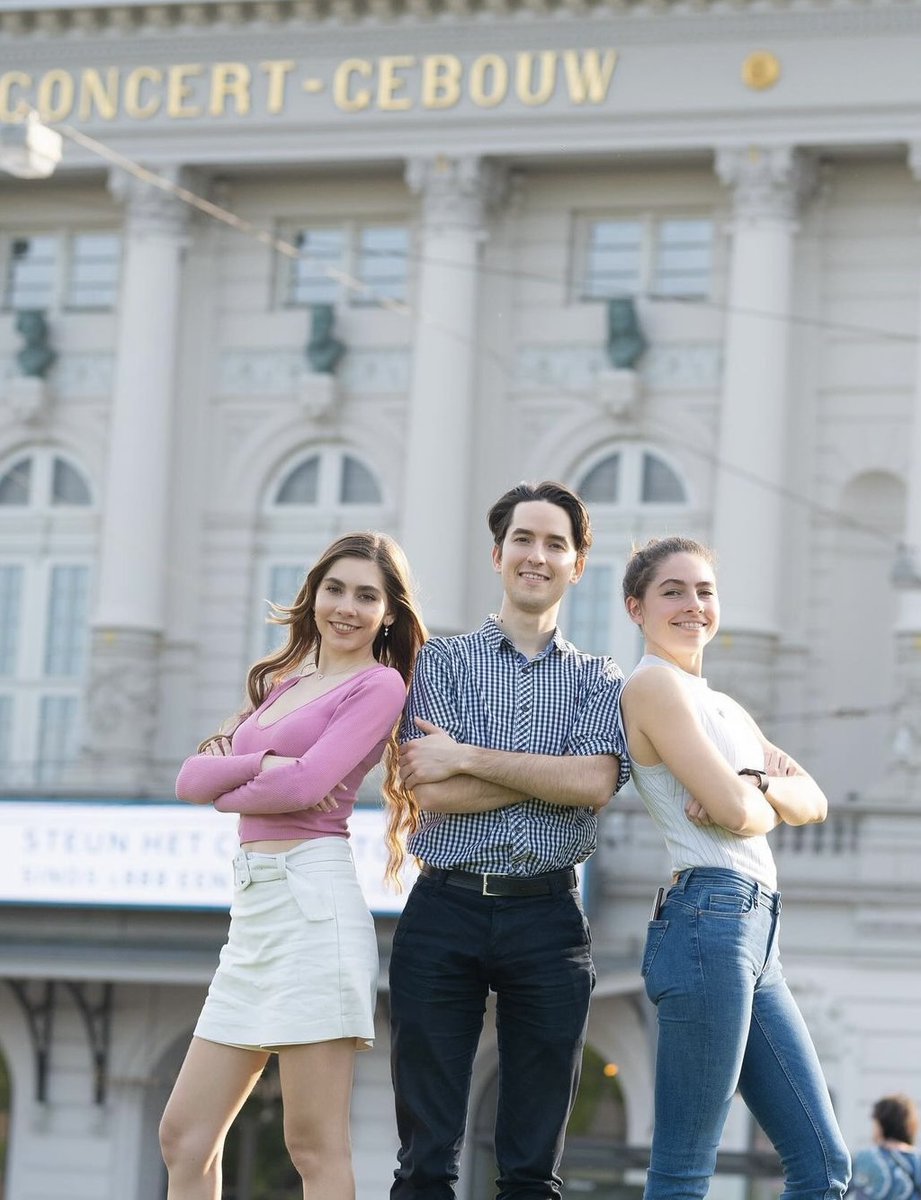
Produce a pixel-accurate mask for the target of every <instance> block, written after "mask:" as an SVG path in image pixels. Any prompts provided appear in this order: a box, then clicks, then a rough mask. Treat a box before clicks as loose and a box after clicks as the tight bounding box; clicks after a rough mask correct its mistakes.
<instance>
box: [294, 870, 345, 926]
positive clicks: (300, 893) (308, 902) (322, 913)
mask: <svg viewBox="0 0 921 1200" xmlns="http://www.w3.org/2000/svg"><path fill="white" fill-rule="evenodd" d="M287 880H288V887H289V888H290V889H291V895H292V896H293V897H294V899H295V902H296V903H297V906H298V908H299V909H300V910H301V912H302V913H303V914H304V916H305V917H306V918H307V920H308V921H331V920H332V919H333V917H334V916H335V915H336V906H335V904H334V902H333V894H332V889H331V888H330V886H329V884H328V883H326V882H323V881H320V880H316V879H304V878H302V877H301V876H299V875H296V874H295V873H294V872H292V871H289V872H288V873H287Z"/></svg>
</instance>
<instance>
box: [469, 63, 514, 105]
mask: <svg viewBox="0 0 921 1200" xmlns="http://www.w3.org/2000/svg"><path fill="white" fill-rule="evenodd" d="M469 89H470V99H471V100H472V101H473V103H474V104H475V105H477V107H478V108H495V107H496V105H497V104H501V103H502V101H503V100H504V99H505V97H506V95H507V94H508V64H507V63H506V61H505V59H504V58H503V57H502V55H501V54H481V55H480V57H479V58H475V59H474V60H473V65H472V66H471V67H470V83H469Z"/></svg>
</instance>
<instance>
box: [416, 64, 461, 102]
mask: <svg viewBox="0 0 921 1200" xmlns="http://www.w3.org/2000/svg"><path fill="white" fill-rule="evenodd" d="M463 70H464V68H463V65H462V63H461V60H460V59H459V58H458V57H457V55H456V54H427V55H426V56H425V58H423V60H422V107H423V108H453V107H454V105H455V104H456V103H457V102H458V100H460V96H461V76H462V75H463Z"/></svg>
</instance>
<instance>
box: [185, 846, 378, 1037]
mask: <svg viewBox="0 0 921 1200" xmlns="http://www.w3.org/2000/svg"><path fill="white" fill-rule="evenodd" d="M233 868H234V893H233V904H232V906H231V909H230V931H229V933H228V935H227V944H226V945H225V946H224V948H223V950H222V951H221V957H220V962H219V964H218V968H217V972H216V973H215V976H214V979H213V980H212V981H211V987H210V988H209V989H208V998H207V999H206V1000H205V1006H204V1008H203V1009H202V1012H201V1016H200V1017H199V1019H198V1024H197V1025H196V1026H195V1036H196V1037H200V1038H204V1039H206V1040H207V1041H209V1042H220V1043H222V1044H224V1045H228V1046H241V1047H243V1048H244V1049H247V1050H271V1049H274V1048H277V1047H278V1046H292V1045H295V1046H300V1045H305V1044H307V1043H309V1042H329V1041H333V1040H335V1039H337V1038H355V1039H356V1049H359V1050H369V1049H370V1048H371V1046H372V1045H373V1041H374V1003H375V999H376V996H377V982H378V969H379V968H378V954H377V937H376V936H375V932H374V920H373V918H372V917H371V914H370V913H369V912H368V906H367V904H366V903H365V900H364V896H363V895H362V893H361V888H360V887H359V886H358V879H357V876H356V874H355V866H354V863H353V862H352V852H351V850H350V849H349V844H348V842H347V841H345V839H344V838H316V839H313V840H310V841H306V842H303V843H302V844H301V845H300V846H296V847H295V848H294V849H293V850H289V851H287V852H286V853H284V854H257V853H251V852H247V851H243V850H241V851H240V853H239V854H237V856H236V857H235V858H234V860H233Z"/></svg>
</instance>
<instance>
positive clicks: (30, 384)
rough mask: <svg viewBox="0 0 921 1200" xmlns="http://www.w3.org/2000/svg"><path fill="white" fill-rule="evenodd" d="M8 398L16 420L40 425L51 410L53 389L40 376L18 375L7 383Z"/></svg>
mask: <svg viewBox="0 0 921 1200" xmlns="http://www.w3.org/2000/svg"><path fill="white" fill-rule="evenodd" d="M6 400H7V403H8V404H9V409H10V415H11V416H12V418H13V420H14V421H17V422H19V423H20V424H23V425H40V424H41V423H42V421H44V419H45V417H47V416H48V413H49V412H50V410H51V391H50V389H49V387H48V384H47V383H46V382H45V380H44V379H42V378H41V377H40V376H36V375H26V376H22V375H20V376H16V377H14V378H13V379H11V380H10V381H9V382H8V383H7V385H6Z"/></svg>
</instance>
